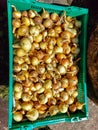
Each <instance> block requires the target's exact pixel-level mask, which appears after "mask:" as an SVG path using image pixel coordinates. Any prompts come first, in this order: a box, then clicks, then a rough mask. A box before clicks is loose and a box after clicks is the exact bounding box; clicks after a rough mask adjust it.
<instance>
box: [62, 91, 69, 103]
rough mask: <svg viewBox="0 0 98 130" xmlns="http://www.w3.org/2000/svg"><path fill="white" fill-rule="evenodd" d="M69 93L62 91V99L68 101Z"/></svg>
mask: <svg viewBox="0 0 98 130" xmlns="http://www.w3.org/2000/svg"><path fill="white" fill-rule="evenodd" d="M68 97H69V96H68V93H67V92H61V98H60V99H61V101H67V100H68Z"/></svg>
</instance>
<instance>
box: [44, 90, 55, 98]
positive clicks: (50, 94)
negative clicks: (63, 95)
mask: <svg viewBox="0 0 98 130" xmlns="http://www.w3.org/2000/svg"><path fill="white" fill-rule="evenodd" d="M44 94H45V95H46V97H47V98H52V96H53V95H52V91H51V90H50V89H46V90H45V92H44Z"/></svg>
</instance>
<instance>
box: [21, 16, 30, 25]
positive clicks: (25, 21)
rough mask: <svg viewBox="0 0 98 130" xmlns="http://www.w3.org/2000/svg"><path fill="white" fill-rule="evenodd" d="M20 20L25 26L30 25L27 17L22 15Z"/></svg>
mask: <svg viewBox="0 0 98 130" xmlns="http://www.w3.org/2000/svg"><path fill="white" fill-rule="evenodd" d="M21 22H22V25H25V26H29V25H30V20H29V18H28V17H22V19H21Z"/></svg>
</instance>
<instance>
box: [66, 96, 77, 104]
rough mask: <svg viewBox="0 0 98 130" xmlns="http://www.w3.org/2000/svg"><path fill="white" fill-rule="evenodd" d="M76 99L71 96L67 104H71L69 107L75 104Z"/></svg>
mask: <svg viewBox="0 0 98 130" xmlns="http://www.w3.org/2000/svg"><path fill="white" fill-rule="evenodd" d="M74 100H75V99H74V97H73V96H69V98H68V100H67V103H68V104H69V105H71V104H73V103H74Z"/></svg>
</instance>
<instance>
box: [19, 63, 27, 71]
mask: <svg viewBox="0 0 98 130" xmlns="http://www.w3.org/2000/svg"><path fill="white" fill-rule="evenodd" d="M28 68H29V67H28V65H27V64H26V63H24V64H22V65H21V69H22V70H25V71H27V70H28Z"/></svg>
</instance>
